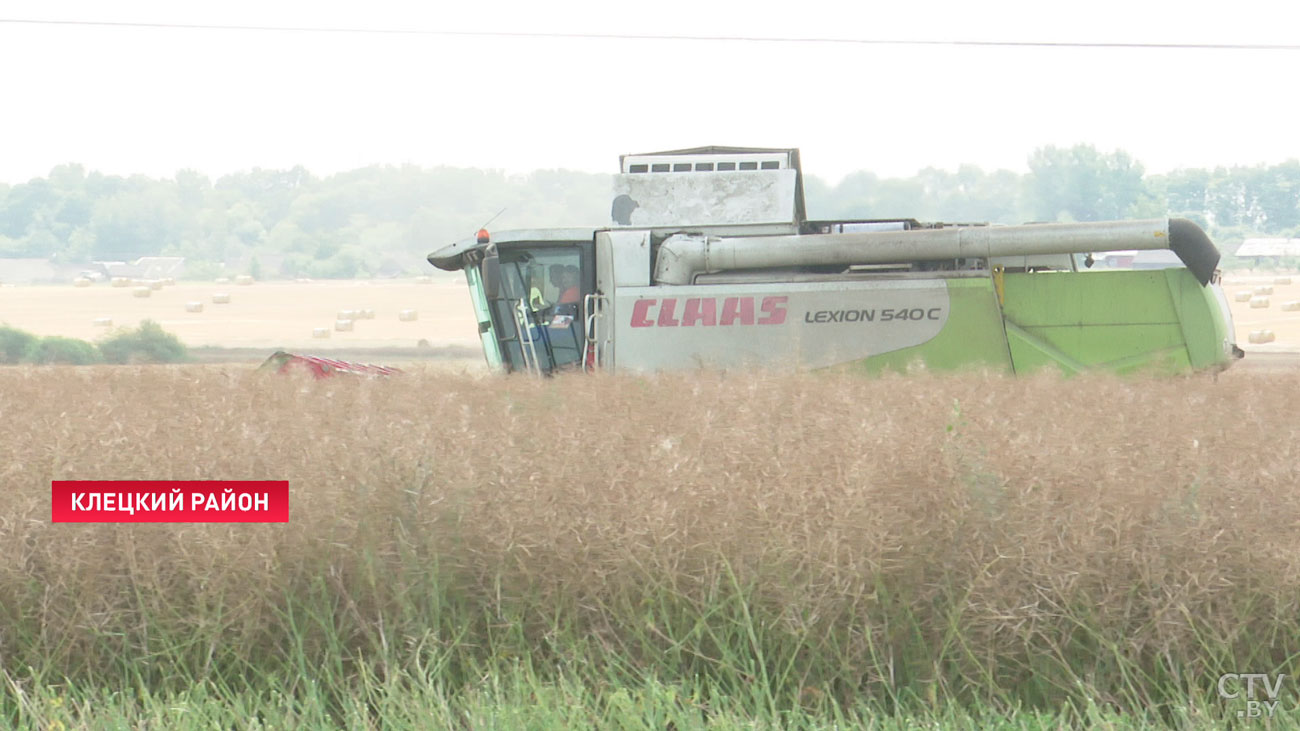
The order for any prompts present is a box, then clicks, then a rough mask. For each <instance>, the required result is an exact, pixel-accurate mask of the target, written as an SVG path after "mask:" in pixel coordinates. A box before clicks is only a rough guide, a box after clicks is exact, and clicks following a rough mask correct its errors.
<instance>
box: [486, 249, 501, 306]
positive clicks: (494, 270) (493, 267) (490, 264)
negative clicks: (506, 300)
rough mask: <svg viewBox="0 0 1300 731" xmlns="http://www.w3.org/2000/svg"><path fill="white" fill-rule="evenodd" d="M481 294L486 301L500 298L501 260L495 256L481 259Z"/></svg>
mask: <svg viewBox="0 0 1300 731" xmlns="http://www.w3.org/2000/svg"><path fill="white" fill-rule="evenodd" d="M482 272H483V294H484V295H486V296H487V298H488V299H490V300H494V299H500V296H501V258H500V257H498V256H497V255H496V254H492V255H490V256H485V257H483V268H482Z"/></svg>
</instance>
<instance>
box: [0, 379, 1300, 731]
mask: <svg viewBox="0 0 1300 731" xmlns="http://www.w3.org/2000/svg"><path fill="white" fill-rule="evenodd" d="M0 415H2V416H3V419H0V556H3V557H4V558H3V560H2V561H0V725H3V724H13V725H23V726H38V727H42V728H49V727H59V728H65V729H70V728H78V727H88V728H100V727H105V726H122V727H125V726H135V727H151V728H175V727H184V726H186V725H189V726H191V727H194V728H207V727H214V726H224V727H240V728H244V727H257V726H265V727H273V726H274V727H301V726H348V727H354V728H394V727H409V728H436V727H440V726H457V727H462V728H515V727H531V728H538V727H591V728H606V727H611V725H612V724H615V723H617V724H621V727H624V728H655V729H665V728H675V729H685V728H695V727H718V728H737V727H752V726H754V725H756V726H758V727H780V728H789V727H821V726H827V727H828V726H832V725H837V724H838V725H839V726H840V727H843V726H846V725H855V724H858V723H870V724H874V725H876V726H879V727H891V724H898V725H900V726H906V725H907V724H908V723H911V722H914V721H916V722H924V723H932V722H933V723H944V722H951V723H952V724H953V725H965V726H969V727H980V726H986V725H992V724H994V723H995V722H996V723H1001V724H1003V725H1004V727H1016V728H1022V727H1039V726H1054V725H1058V724H1103V723H1104V724H1112V725H1113V724H1117V723H1118V724H1122V723H1129V722H1132V723H1136V724H1153V725H1163V724H1173V725H1180V726H1184V727H1196V728H1199V727H1205V726H1212V725H1218V724H1226V723H1232V722H1234V721H1233V719H1235V717H1236V712H1237V710H1239V709H1240V708H1241V707H1242V706H1241V703H1243V702H1244V700H1243V699H1237V700H1231V701H1224V700H1222V699H1220V698H1219V697H1218V695H1217V692H1216V681H1217V679H1218V678H1219V676H1220V675H1222V674H1223V673H1231V672H1238V673H1245V672H1258V673H1277V672H1284V673H1286V674H1287V675H1288V678H1287V679H1286V680H1285V685H1284V686H1283V690H1282V699H1281V701H1282V702H1281V708H1280V709H1279V711H1278V718H1275V719H1274V720H1273V727H1278V725H1279V724H1282V725H1288V726H1290V725H1294V724H1295V721H1294V714H1295V710H1296V703H1297V700H1298V699H1300V682H1298V681H1297V678H1296V676H1297V675H1300V663H1297V661H1296V658H1297V653H1300V374H1296V373H1285V372H1281V373H1270V374H1253V375H1252V374H1249V373H1242V374H1233V373H1229V374H1226V375H1225V376H1223V377H1221V378H1219V379H1218V380H1214V379H1212V378H1209V377H1190V378H1181V379H1174V380H1140V379H1119V378H1111V377H1087V378H1074V379H1068V380H1063V379H1060V378H1056V377H1038V378H1029V379H1020V380H1014V379H1009V378H1004V377H998V376H984V375H963V376H952V377H937V376H930V375H925V374H918V375H915V376H911V377H906V378H905V377H897V376H895V377H884V378H879V379H860V378H852V377H848V376H840V375H802V376H794V375H778V374H712V373H695V374H687V375H673V376H663V377H653V378H651V377H647V378H630V377H618V378H608V377H566V378H555V379H550V380H546V381H541V382H539V381H534V380H529V379H524V378H499V379H479V378H471V377H467V376H455V375H447V374H443V373H434V372H430V373H417V374H412V375H410V376H408V377H401V378H393V379H389V380H379V381H368V380H349V379H342V378H340V379H334V380H331V381H323V382H311V381H302V380H297V379H292V378H282V377H275V376H265V375H263V374H256V373H245V372H240V371H236V370H228V369H219V368H211V367H151V368H137V367H122V368H106V367H89V368H48V367H47V368H34V367H30V368H29V367H23V368H10V369H3V370H0ZM53 479H287V480H289V481H290V486H291V501H290V521H289V523H287V524H270V525H249V524H234V525H195V524H157V525H143V524H140V525H120V524H119V525H113V524H95V525H88V524H52V523H51V522H50V481H51V480H53ZM1007 724H1010V725H1009V726H1008V725H1007Z"/></svg>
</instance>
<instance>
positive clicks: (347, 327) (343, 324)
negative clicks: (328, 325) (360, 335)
mask: <svg viewBox="0 0 1300 731" xmlns="http://www.w3.org/2000/svg"><path fill="white" fill-rule="evenodd" d="M334 329H335V330H338V331H339V332H341V333H346V332H352V321H351V320H335V321H334Z"/></svg>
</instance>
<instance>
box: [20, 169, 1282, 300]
mask: <svg viewBox="0 0 1300 731" xmlns="http://www.w3.org/2000/svg"><path fill="white" fill-rule="evenodd" d="M1028 168H1029V172H1027V173H1016V172H1012V171H1009V170H994V171H985V170H983V169H981V168H979V167H976V166H973V165H962V166H960V167H959V168H957V170H956V171H948V170H941V169H935V168H927V169H924V170H921V171H920V172H918V173H917V174H916V175H914V176H912V177H910V178H882V177H880V176H878V175H876V174H874V173H872V172H869V171H861V172H857V173H853V174H851V175H848V176H846V177H845V178H844V179H843V180H841V181H840V182H838V183H837V184H834V185H831V184H829V183H827V182H826V181H824V180H821V179H819V178H817V177H816V176H806V178H805V181H804V187H805V196H806V198H807V205H808V213H809V216H810V217H812V218H814V219H816V218H822V219H833V218H916V219H920V220H925V221H951V222H983V221H987V222H994V223H1021V222H1025V221H1099V220H1110V219H1122V218H1145V217H1161V216H1179V217H1186V218H1191V219H1193V220H1195V221H1197V222H1198V223H1200V224H1201V225H1202V226H1203V227H1206V228H1207V229H1209V230H1210V232H1211V235H1212V236H1214V237H1215V239H1216V241H1217V242H1218V243H1219V244H1220V246H1221V247H1222V248H1224V249H1225V250H1226V251H1233V250H1235V248H1236V245H1237V244H1238V243H1239V242H1240V241H1241V240H1242V239H1243V238H1245V237H1248V236H1252V235H1269V236H1294V235H1297V234H1300V162H1298V161H1296V160H1289V161H1287V162H1285V163H1281V164H1278V165H1272V166H1254V167H1242V166H1239V167H1219V168H1214V169H1204V168H1196V169H1183V170H1177V171H1174V172H1172V173H1169V174H1167V175H1148V174H1146V172H1145V170H1144V168H1143V166H1142V164H1141V163H1140V162H1138V161H1137V160H1135V159H1133V158H1132V157H1131V156H1130V155H1128V154H1127V153H1126V152H1124V151H1122V150H1121V151H1114V152H1104V151H1100V150H1098V149H1096V148H1095V147H1093V146H1091V145H1076V146H1073V147H1043V148H1040V149H1037V150H1035V151H1034V152H1033V153H1032V154H1031V155H1030V157H1029V160H1028ZM609 201H610V176H608V175H600V174H592V173H582V172H575V171H569V170H543V171H537V172H533V173H530V174H527V175H520V176H510V175H506V174H505V173H503V172H502V171H494V170H479V169H465V168H448V167H438V168H420V167H416V166H398V167H394V166H372V167H366V168H361V169H357V170H352V171H348V172H344V173H339V174H336V175H329V176H317V175H313V174H312V173H311V172H309V171H307V170H305V169H304V168H302V167H295V168H293V169H291V170H260V169H255V170H252V171H249V172H240V173H236V174H233V175H226V176H223V177H220V178H218V179H216V180H215V181H214V180H212V179H210V178H209V177H207V176H205V175H202V174H201V173H198V172H194V171H191V170H185V171H181V172H179V173H177V174H176V175H175V176H174V177H172V178H169V179H157V178H149V177H145V176H130V177H122V176H115V175H104V174H101V173H98V172H94V171H87V170H86V169H85V168H84V167H83V166H81V165H76V164H69V165H61V166H59V167H56V168H54V169H53V170H51V171H50V174H49V175H48V176H46V177H43V178H36V179H33V180H31V181H28V182H26V183H22V184H18V185H12V186H10V185H4V184H0V258H14V257H41V258H51V259H54V260H56V261H60V262H64V263H83V262H84V263H88V262H91V261H130V260H134V259H136V258H138V257H141V256H183V257H186V260H187V269H188V271H189V272H190V273H191V275H192V276H198V277H202V276H206V275H212V274H216V273H219V272H220V271H221V267H222V266H223V265H234V266H237V267H241V268H244V269H252V270H253V271H252V272H251V273H254V274H257V275H262V276H287V277H295V276H307V277H318V278H329V277H356V276H367V275H372V274H375V273H378V272H379V271H380V270H381V268H383V267H385V266H388V267H390V270H391V268H392V267H394V266H395V267H397V268H398V269H400V270H402V271H405V272H408V273H415V272H419V271H423V270H424V265H423V257H424V255H425V254H427V253H428V252H429V251H431V250H432V249H435V248H437V247H439V246H442V245H444V244H447V243H450V242H452V241H455V240H458V239H461V238H464V237H466V236H469V235H472V233H473V232H474V231H476V230H477V229H478V228H479V227H480V226H482V225H483V224H484V223H486V222H487V221H488V220H489V219H491V220H492V225H493V227H494V228H500V229H506V228H534V227H538V228H542V227H551V226H588V225H590V226H601V225H606V223H607V222H608V219H609ZM259 257H261V258H262V260H274V261H275V266H274V268H273V269H272V270H271V271H261V269H262V268H263V265H261V264H260V261H261V260H259ZM227 273H229V272H227ZM241 273H242V272H241Z"/></svg>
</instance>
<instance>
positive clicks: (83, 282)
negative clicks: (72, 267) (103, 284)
mask: <svg viewBox="0 0 1300 731" xmlns="http://www.w3.org/2000/svg"><path fill="white" fill-rule="evenodd" d="M92 284H94V282H92V281H90V280H89V279H86V278H85V277H77V278H76V279H74V280H72V286H74V287H89V286H90V285H92Z"/></svg>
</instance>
